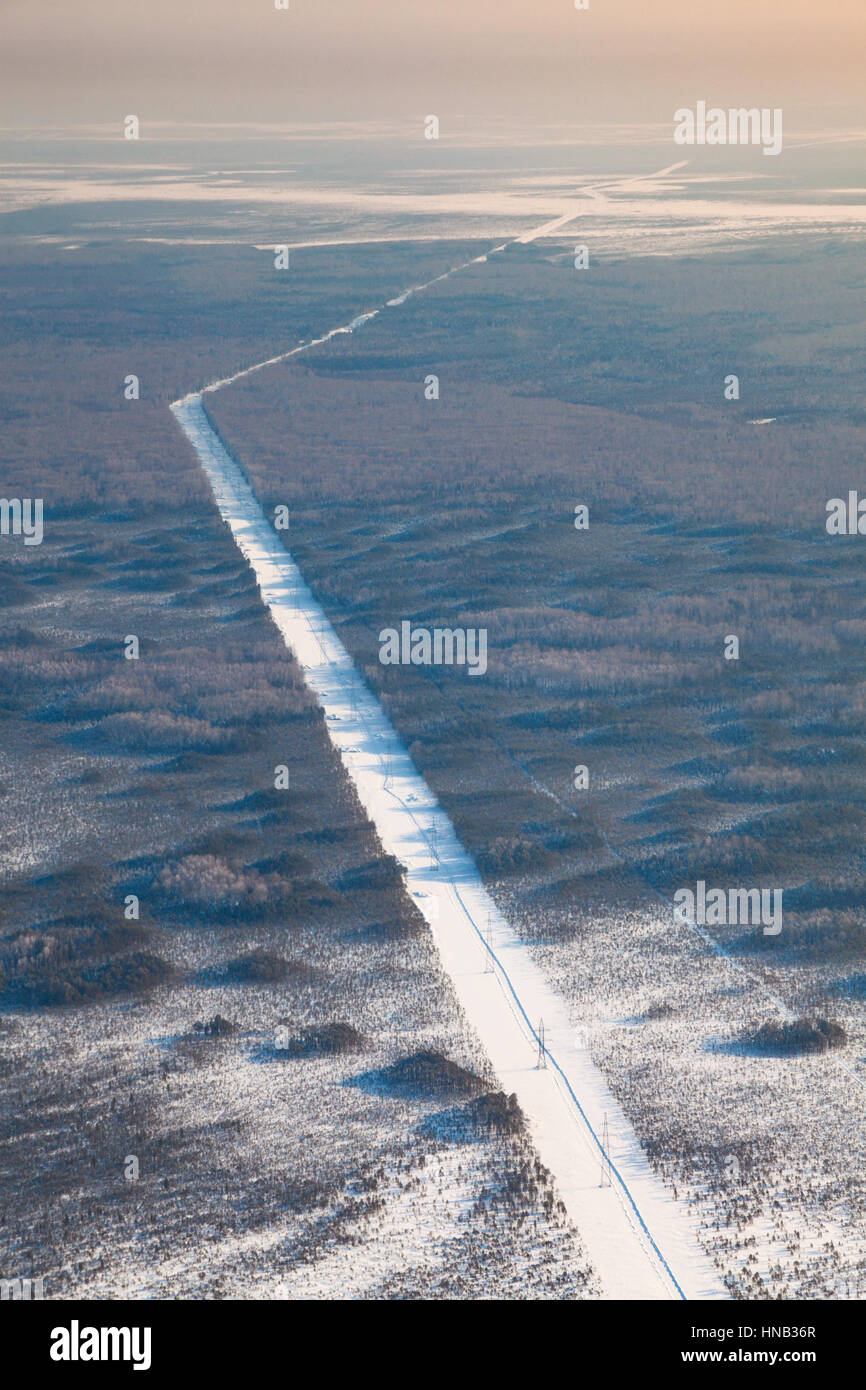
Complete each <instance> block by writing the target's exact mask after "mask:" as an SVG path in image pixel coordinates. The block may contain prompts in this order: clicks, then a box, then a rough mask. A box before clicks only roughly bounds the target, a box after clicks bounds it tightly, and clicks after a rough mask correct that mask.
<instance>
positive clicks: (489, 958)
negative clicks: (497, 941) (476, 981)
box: [484, 908, 493, 975]
mask: <svg viewBox="0 0 866 1390" xmlns="http://www.w3.org/2000/svg"><path fill="white" fill-rule="evenodd" d="M484 946H485V950H484V973H485V975H491V974H492V973H493V922H492V921H491V918H490V908H488V909H487V926H486V928H485V931H484Z"/></svg>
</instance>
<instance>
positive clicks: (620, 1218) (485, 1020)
mask: <svg viewBox="0 0 866 1390" xmlns="http://www.w3.org/2000/svg"><path fill="white" fill-rule="evenodd" d="M410 292H411V291H410ZM336 331H339V330H336ZM276 360H279V359H276ZM232 379H234V378H232ZM221 384H223V383H214V384H213V385H212V386H211V387H209V388H206V389H215V387H217V386H218V385H221ZM171 408H172V411H173V412H174V415H175V417H176V419H177V420H178V423H179V424H180V426H181V428H182V429H183V431H184V433H185V434H186V436H187V438H188V439H189V440H190V442H191V443H192V445H193V446H194V448H195V449H196V451H197V453H198V455H199V458H200V459H201V462H202V465H203V467H204V469H205V471H206V473H207V476H208V478H209V480H210V483H211V487H212V489H213V492H214V496H215V498H216V502H217V505H218V507H219V510H220V513H221V515H222V517H223V518H224V520H225V521H226V522H227V523H228V525H229V526H230V528H231V531H232V534H233V536H234V538H235V541H236V543H237V545H238V547H239V549H240V551H241V553H242V554H243V555H244V557H245V559H246V560H247V561H248V563H249V565H250V566H251V568H252V570H253V573H254V574H255V577H256V580H257V582H258V585H259V588H260V591H261V595H262V599H263V601H264V603H265V604H266V605H267V606H268V608H269V610H270V612H271V614H272V616H273V619H274V621H275V623H276V624H277V627H278V628H279V630H280V632H281V633H282V635H283V637H284V639H285V641H286V644H287V646H288V647H289V648H290V649H291V650H292V652H293V653H294V654H295V657H296V658H297V660H298V662H299V663H300V665H301V666H302V668H303V669H304V671H305V679H306V681H307V683H308V685H309V686H310V688H311V689H312V691H313V692H314V693H315V695H316V696H317V698H318V700H319V703H320V704H321V706H322V708H323V710H324V712H325V716H326V721H327V727H328V730H329V733H330V737H331V740H332V742H333V743H334V745H335V747H336V748H337V749H338V750H339V752H340V755H341V758H342V761H343V763H344V765H345V767H346V769H347V772H348V774H349V776H350V777H351V778H352V781H353V782H354V784H355V787H356V789H357V792H358V796H359V798H360V800H361V803H362V804H363V806H364V808H365V810H366V812H367V814H368V815H369V817H370V819H371V821H373V823H374V824H375V826H376V829H377V832H378V834H379V837H380V840H381V842H382V845H383V847H384V849H385V851H386V852H387V853H389V854H392V855H394V856H395V857H396V858H397V859H398V860H399V862H400V863H401V865H402V866H403V868H404V870H405V876H406V886H407V890H408V892H409V893H410V894H411V896H412V898H413V900H414V902H415V903H416V905H417V907H418V909H419V910H420V912H421V913H422V914H423V916H424V917H425V918H426V920H427V921H428V923H429V924H430V927H431V930H432V933H433V936H434V939H435V941H436V944H437V947H438V950H439V953H440V956H441V959H442V962H443V965H444V967H445V970H446V971H447V973H448V975H449V976H450V978H451V980H452V982H453V985H454V988H455V991H456V994H457V997H458V999H459V1001H460V1003H461V1006H462V1008H463V1009H464V1011H465V1014H466V1016H467V1018H468V1020H469V1022H470V1024H471V1025H472V1026H473V1027H474V1028H475V1030H476V1033H477V1035H478V1037H479V1039H480V1041H481V1043H482V1045H483V1047H484V1049H485V1051H486V1052H487V1055H488V1057H489V1059H490V1062H491V1064H492V1066H493V1068H494V1070H495V1072H496V1074H497V1076H498V1078H499V1081H500V1084H501V1086H502V1089H503V1090H504V1091H505V1092H506V1093H508V1094H511V1093H514V1094H516V1096H517V1098H518V1101H519V1103H520V1106H521V1108H522V1110H523V1111H524V1113H525V1115H526V1117H527V1120H528V1123H529V1126H530V1131H531V1134H532V1138H533V1142H534V1144H535V1146H536V1148H537V1151H538V1154H539V1156H540V1158H541V1160H542V1162H543V1163H544V1164H545V1165H546V1166H547V1168H548V1169H549V1170H550V1172H551V1173H552V1175H553V1178H554V1181H555V1182H556V1184H557V1186H558V1188H559V1192H560V1195H561V1197H562V1200H563V1202H564V1203H565V1206H566V1209H567V1212H568V1214H569V1217H570V1218H571V1220H572V1221H573V1223H574V1225H575V1226H576V1228H577V1230H578V1231H579V1233H580V1236H581V1238H582V1240H583V1243H584V1248H585V1250H586V1252H587V1255H588V1257H589V1259H590V1261H591V1263H592V1266H593V1269H594V1270H595V1272H596V1274H597V1276H598V1278H599V1279H600V1281H601V1284H602V1288H603V1291H604V1295H605V1296H606V1297H608V1298H621V1299H670V1298H674V1299H680V1298H692V1299H694V1298H697V1299H709V1298H724V1297H727V1292H726V1290H725V1288H724V1286H723V1285H722V1283H721V1280H720V1277H719V1275H718V1274H717V1272H716V1271H715V1269H714V1268H713V1266H712V1264H711V1262H710V1260H709V1259H708V1258H707V1257H706V1256H705V1255H704V1254H703V1253H702V1251H701V1250H700V1247H699V1245H698V1241H697V1236H696V1231H695V1228H694V1225H693V1223H692V1221H691V1219H690V1217H689V1215H688V1213H687V1212H686V1211H685V1209H684V1207H682V1206H681V1205H679V1204H678V1203H677V1202H676V1200H675V1199H674V1197H673V1195H672V1194H671V1193H670V1192H669V1191H668V1190H667V1189H666V1187H665V1186H664V1184H663V1183H662V1181H661V1180H660V1179H659V1178H657V1177H656V1175H655V1174H654V1173H653V1171H652V1168H651V1166H650V1164H649V1162H648V1160H647V1158H646V1155H645V1154H644V1153H643V1151H642V1149H641V1147H640V1144H639V1142H638V1139H637V1136H636V1134H635V1132H634V1130H633V1129H632V1126H631V1124H630V1123H629V1122H628V1120H627V1119H626V1117H625V1115H624V1114H623V1112H622V1110H621V1109H620V1107H619V1105H618V1103H617V1102H616V1100H615V1099H614V1097H613V1095H612V1094H611V1092H610V1091H609V1089H608V1087H607V1083H606V1082H605V1079H604V1077H603V1075H602V1073H601V1072H600V1071H599V1070H598V1068H597V1067H596V1066H594V1065H593V1063H592V1061H591V1059H590V1056H589V1054H588V1052H587V1051H586V1049H585V1048H584V1047H583V1046H582V1045H581V1043H582V1040H581V1038H580V1036H579V1034H577V1033H576V1032H575V1030H574V1029H573V1028H572V1026H571V1024H570V1023H569V1019H568V1013H567V1009H566V1006H565V1003H564V1002H563V1001H562V1000H561V999H560V998H559V997H558V996H557V994H556V992H555V991H554V990H553V989H552V988H551V987H550V985H549V984H548V983H547V981H546V980H545V978H544V977H543V975H542V973H541V972H540V970H539V969H538V967H537V965H536V964H535V963H534V962H533V960H532V958H531V956H530V953H529V950H528V949H527V947H526V946H525V945H524V944H523V943H522V942H521V940H520V938H519V937H518V936H517V934H516V933H515V932H514V931H513V930H512V928H511V927H510V926H509V924H508V922H507V921H506V919H505V918H504V917H503V916H502V914H501V913H500V912H499V910H498V909H497V907H496V904H495V903H494V901H493V899H492V898H491V897H490V895H489V894H488V893H487V892H486V890H485V888H484V886H483V883H482V881H481V877H480V875H479V873H478V870H477V868H476V865H475V863H474V861H473V860H472V858H471V857H470V856H469V855H468V854H467V852H466V851H465V850H464V849H463V847H462V845H461V844H460V843H459V841H458V839H457V836H456V834H455V831H454V828H453V826H452V824H451V821H450V820H449V818H448V816H447V815H446V813H445V811H444V810H443V809H442V807H441V806H440V805H439V804H438V802H437V800H436V798H435V797H434V795H433V793H432V792H431V790H430V788H429V787H428V786H427V784H426V782H425V781H424V779H423V778H422V777H421V775H420V774H419V772H418V771H417V769H416V768H415V766H414V764H413V763H412V760H411V759H410V757H409V754H408V752H407V750H406V749H405V748H404V746H403V744H402V743H401V741H400V739H399V738H398V736H397V734H396V732H395V730H394V728H393V726H392V725H391V723H390V720H389V719H388V717H387V715H386V714H385V711H384V710H383V708H382V707H381V705H380V704H379V701H378V700H377V699H376V697H375V696H374V695H373V694H372V693H371V692H370V690H369V689H368V688H367V686H366V685H365V684H364V682H363V681H362V680H361V679H360V677H359V675H358V674H357V672H356V670H355V667H354V665H353V662H352V660H351V658H350V656H349V654H348V653H347V651H346V650H345V648H344V647H343V645H342V643H341V642H340V640H339V638H338V637H337V635H336V633H335V632H334V630H333V628H332V627H331V626H330V624H329V622H328V620H327V618H326V616H325V613H324V611H323V609H322V608H321V607H320V605H319V604H318V603H317V602H316V600H315V598H314V597H313V595H312V593H311V592H310V590H309V588H308V587H307V585H306V583H305V582H304V579H303V576H302V575H301V573H300V571H299V569H298V567H297V565H296V564H295V563H294V561H293V560H292V558H291V556H290V554H289V553H288V551H287V550H286V549H285V547H284V546H283V544H282V543H281V541H280V539H279V538H278V536H277V534H276V532H275V531H274V529H273V526H272V525H271V523H270V522H269V520H268V518H267V517H266V515H265V513H264V512H263V510H262V508H261V506H260V505H259V503H258V501H257V499H256V497H255V495H254V493H253V492H252V490H251V488H250V487H249V485H248V483H247V482H246V479H245V478H244V476H243V473H242V471H241V469H240V467H239V465H238V464H237V463H236V461H235V460H234V459H233V458H232V456H231V454H230V453H229V452H228V450H227V449H226V448H225V446H224V445H223V443H222V441H221V440H220V438H219V436H218V435H217V433H216V431H215V430H214V428H213V426H212V425H211V422H210V420H209V418H208V416H207V414H206V412H205V409H204V406H203V403H202V398H201V395H198V394H192V395H189V396H186V397H184V398H183V399H182V400H179V401H176V402H175V403H174V404H173V405H172V407H171ZM542 1025H543V1043H542V1042H541V1037H542ZM540 1059H541V1061H543V1065H539V1060H540ZM605 1125H606V1132H607V1136H608V1139H607V1144H606V1146H605V1148H603V1147H602V1137H603V1135H604V1134H605ZM603 1175H604V1176H605V1182H604V1185H603V1183H602V1177H603Z"/></svg>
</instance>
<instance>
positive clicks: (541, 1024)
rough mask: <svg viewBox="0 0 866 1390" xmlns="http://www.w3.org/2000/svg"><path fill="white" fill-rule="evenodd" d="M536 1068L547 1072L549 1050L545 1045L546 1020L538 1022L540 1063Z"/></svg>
mask: <svg viewBox="0 0 866 1390" xmlns="http://www.w3.org/2000/svg"><path fill="white" fill-rule="evenodd" d="M535 1065H536V1067H541V1069H542V1070H545V1069H546V1067H547V1048H546V1047H545V1045H544V1019H543V1018H540V1019H539V1020H538V1061H537V1062H536V1064H535Z"/></svg>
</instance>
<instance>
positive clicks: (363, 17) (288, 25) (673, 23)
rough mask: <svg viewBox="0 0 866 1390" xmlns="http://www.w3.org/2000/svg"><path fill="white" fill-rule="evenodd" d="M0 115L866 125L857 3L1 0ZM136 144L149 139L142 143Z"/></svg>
mask: <svg viewBox="0 0 866 1390" xmlns="http://www.w3.org/2000/svg"><path fill="white" fill-rule="evenodd" d="M0 28H2V39H0V53H2V57H0V65H2V84H0V90H2V95H0V121H2V124H3V125H4V126H6V127H9V126H18V127H20V126H51V127H54V126H58V125H60V126H78V125H90V124H102V123H104V124H107V125H109V126H112V125H114V124H115V123H116V122H118V120H122V117H123V116H124V115H126V114H129V113H135V114H137V115H138V116H139V117H140V118H141V120H142V122H143V123H144V124H145V127H146V124H147V123H148V122H153V123H155V122H176V123H180V124H187V123H192V122H204V123H210V122H228V123H236V122H243V123H247V122H269V123H283V122H285V123H297V122H328V121H339V122H343V121H351V122H365V121H377V122H382V121H384V122H387V123H389V124H394V125H395V126H398V127H402V126H406V127H407V128H410V127H411V128H414V124H415V123H416V122H418V121H419V120H420V119H422V118H423V116H425V115H427V114H430V113H435V114H437V115H438V116H439V117H440V120H441V122H442V127H443V135H446V134H447V133H448V130H449V122H451V121H453V122H454V124H455V126H456V125H457V124H459V125H461V127H462V128H463V130H464V132H465V130H466V125H467V122H468V125H469V128H470V130H471V125H472V122H473V121H475V120H477V121H479V122H482V121H484V122H488V123H489V122H503V123H504V124H505V125H506V126H513V127H514V128H515V129H519V128H525V127H528V126H531V125H533V124H535V123H546V122H565V123H569V124H571V123H573V124H575V125H586V124H591V123H594V122H602V123H609V122H638V123H643V122H647V123H654V122H668V121H670V120H671V118H672V115H673V111H674V109H675V108H676V107H678V106H682V105H694V103H695V102H696V101H697V100H699V99H703V100H706V101H708V102H709V103H710V104H718V105H722V106H729V105H733V106H740V105H746V106H770V107H775V106H781V107H782V108H783V110H784V114H785V127H786V130H788V131H793V130H803V131H805V132H808V131H810V130H823V129H826V128H832V127H848V128H852V129H854V128H856V129H862V128H864V127H866V120H864V112H866V99H864V95H863V88H864V68H866V0H727V3H725V2H724V0H590V8H589V10H586V11H578V10H575V8H574V3H573V0H290V9H289V11H288V12H284V11H280V10H277V9H276V8H275V5H274V0H0ZM145 133H146V130H145Z"/></svg>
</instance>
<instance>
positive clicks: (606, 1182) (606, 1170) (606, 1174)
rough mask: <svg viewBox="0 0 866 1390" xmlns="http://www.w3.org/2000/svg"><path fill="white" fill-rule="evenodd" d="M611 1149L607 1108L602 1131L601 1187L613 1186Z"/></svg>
mask: <svg viewBox="0 0 866 1390" xmlns="http://www.w3.org/2000/svg"><path fill="white" fill-rule="evenodd" d="M609 1149H610V1135H609V1134H608V1132H607V1111H606V1110H605V1112H604V1126H603V1128H602V1131H601V1181H600V1183H599V1187H610V1186H612V1179H611V1176H610V1158H609V1157H608V1151H609Z"/></svg>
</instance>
